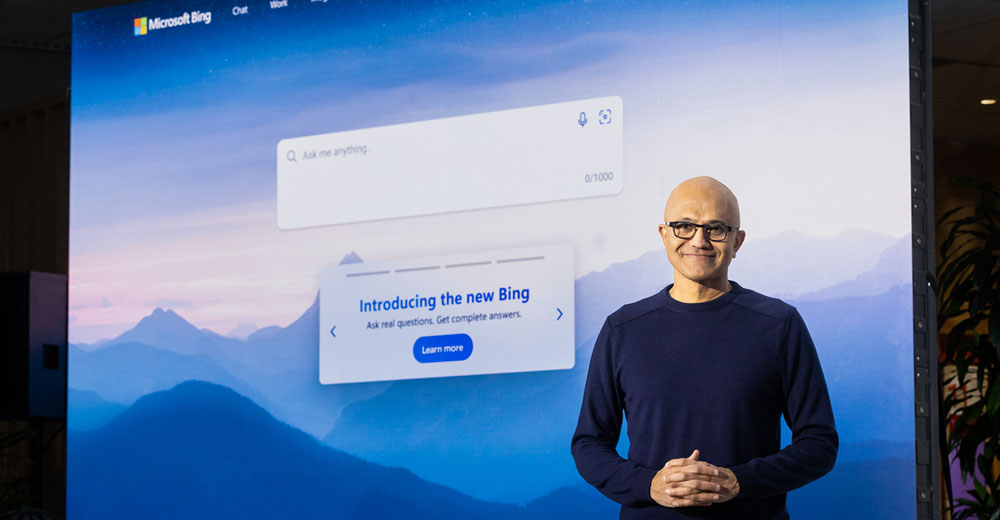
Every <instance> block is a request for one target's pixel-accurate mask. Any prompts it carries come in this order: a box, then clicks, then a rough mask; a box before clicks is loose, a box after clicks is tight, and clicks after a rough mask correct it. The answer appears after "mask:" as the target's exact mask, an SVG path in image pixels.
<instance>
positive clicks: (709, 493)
mask: <svg viewBox="0 0 1000 520" xmlns="http://www.w3.org/2000/svg"><path fill="white" fill-rule="evenodd" d="M699 455H700V454H699V452H698V450H694V452H692V453H691V456H690V457H687V458H685V459H672V460H669V461H667V463H666V464H664V465H663V468H661V469H660V471H657V472H656V475H655V476H654V477H653V481H652V482H650V484H649V496H650V498H652V499H653V500H655V501H656V503H657V504H660V505H661V506H664V507H690V506H710V505H712V504H718V503H720V502H726V501H728V500H732V499H733V498H735V497H736V495H738V494H739V493H740V483H739V482H737V481H736V475H734V474H733V472H732V471H730V470H729V469H728V468H720V467H717V466H713V465H712V464H709V463H707V462H703V461H700V460H698V457H699Z"/></svg>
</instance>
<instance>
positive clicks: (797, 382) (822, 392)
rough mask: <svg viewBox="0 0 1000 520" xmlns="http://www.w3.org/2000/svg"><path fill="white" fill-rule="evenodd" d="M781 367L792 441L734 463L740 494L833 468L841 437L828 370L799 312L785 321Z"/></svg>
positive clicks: (789, 486) (776, 488) (783, 488)
mask: <svg viewBox="0 0 1000 520" xmlns="http://www.w3.org/2000/svg"><path fill="white" fill-rule="evenodd" d="M784 338H785V340H784V343H783V345H782V348H781V349H779V352H778V354H779V359H778V364H779V370H780V374H781V380H782V390H783V393H784V398H785V406H784V412H783V414H784V417H785V422H786V423H787V424H788V427H789V429H790V430H791V431H792V442H791V444H789V445H788V446H786V447H785V448H784V449H782V450H781V451H778V452H777V453H773V454H771V455H767V456H764V457H757V458H754V459H751V460H750V461H748V462H746V463H745V464H740V465H738V466H734V467H732V468H730V469H731V470H732V472H733V473H734V474H735V475H736V479H737V481H738V482H739V483H740V496H744V497H746V498H755V497H767V496H773V495H778V494H781V493H787V492H789V491H791V490H793V489H795V488H798V487H801V486H804V485H806V484H808V483H809V482H812V481H814V480H816V479H818V478H819V477H821V476H823V475H825V474H826V473H828V472H829V471H830V470H831V469H833V465H834V462H835V461H836V459H837V447H838V442H839V441H838V437H837V430H836V428H835V425H834V420H833V409H832V408H831V406H830V395H829V393H828V392H827V388H826V380H825V379H824V377H823V369H822V368H821V367H820V363H819V357H818V355H817V354H816V347H815V346H814V345H813V341H812V338H811V337H810V336H809V331H808V330H807V329H806V326H805V322H803V320H802V317H801V316H800V315H799V313H798V311H793V312H792V314H791V315H790V316H789V318H788V320H787V321H786V323H785V336H784Z"/></svg>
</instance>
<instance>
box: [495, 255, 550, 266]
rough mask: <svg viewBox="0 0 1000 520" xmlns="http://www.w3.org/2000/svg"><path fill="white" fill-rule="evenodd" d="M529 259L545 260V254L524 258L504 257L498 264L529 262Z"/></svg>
mask: <svg viewBox="0 0 1000 520" xmlns="http://www.w3.org/2000/svg"><path fill="white" fill-rule="evenodd" d="M528 260H545V257H544V256H526V257H524V258H504V259H503V260H497V263H498V264H503V263H506V262H527V261H528Z"/></svg>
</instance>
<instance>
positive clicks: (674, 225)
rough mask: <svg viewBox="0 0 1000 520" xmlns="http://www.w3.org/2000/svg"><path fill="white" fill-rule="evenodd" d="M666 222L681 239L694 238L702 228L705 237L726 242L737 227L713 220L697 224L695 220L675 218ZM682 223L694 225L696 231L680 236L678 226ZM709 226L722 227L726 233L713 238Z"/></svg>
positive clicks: (712, 240)
mask: <svg viewBox="0 0 1000 520" xmlns="http://www.w3.org/2000/svg"><path fill="white" fill-rule="evenodd" d="M664 224H666V225H667V226H668V227H670V229H672V230H674V236H675V237H677V238H679V239H681V240H690V239H692V238H694V236H695V235H696V234H697V233H698V228H701V229H702V231H703V232H704V233H705V238H707V239H708V240H709V241H710V242H725V241H726V239H727V238H729V234H730V233H732V232H733V231H736V229H737V228H734V227H733V226H727V225H725V224H719V223H717V222H712V223H708V224H695V223H694V222H688V221H686V220H674V221H671V222H664ZM681 225H684V226H692V227H693V228H694V233H691V236H689V237H682V236H680V235H679V234H677V227H678V226H681ZM709 228H717V229H722V230H724V231H725V232H726V233H725V234H724V235H722V238H712V233H711V232H710V231H709Z"/></svg>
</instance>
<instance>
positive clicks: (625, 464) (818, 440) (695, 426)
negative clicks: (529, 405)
mask: <svg viewBox="0 0 1000 520" xmlns="http://www.w3.org/2000/svg"><path fill="white" fill-rule="evenodd" d="M664 220H665V222H664V223H663V224H660V226H659V231H660V236H661V237H662V239H663V245H664V247H665V248H666V251H667V258H668V259H669V260H670V263H671V265H673V268H674V283H673V284H672V285H670V286H668V287H666V288H665V289H664V290H662V291H660V292H658V293H657V294H654V295H653V296H650V297H648V298H646V299H643V300H640V301H638V302H635V303H631V304H628V305H625V306H624V307H622V308H621V309H619V310H618V311H616V312H614V313H613V314H611V315H610V316H608V319H607V320H606V321H605V322H604V326H603V327H602V329H601V332H600V334H599V335H598V337H597V342H596V344H595V345H594V351H593V354H592V355H591V360H590V372H589V373H588V375H587V384H586V388H585V390H584V395H583V406H582V408H581V410H580V420H579V423H578V424H577V428H576V433H575V434H574V435H573V443H572V451H573V457H574V459H575V460H576V465H577V468H578V470H579V471H580V474H581V475H582V476H583V478H584V479H585V480H586V481H587V482H589V483H590V484H592V485H593V486H595V487H597V489H599V490H600V491H601V492H602V493H604V494H605V495H606V496H608V497H609V498H611V499H612V500H615V501H617V502H619V503H621V504H622V509H621V518H629V519H631V518H668V519H669V518H718V519H769V520H770V519H786V518H789V516H788V511H787V509H786V508H785V496H786V493H787V492H788V491H790V490H792V489H795V488H797V487H800V486H802V485H805V484H807V483H809V482H811V481H813V480H815V479H817V478H819V477H820V476H822V475H824V474H825V473H827V472H828V471H830V469H832V468H833V463H834V461H835V459H836V457H837V444H838V438H837V432H836V430H835V429H834V421H833V412H832V410H831V408H830V398H829V394H828V393H827V389H826V382H825V380H824V378H823V371H822V369H821V368H820V364H819V359H818V357H817V355H816V349H815V347H814V346H813V343H812V340H811V339H810V337H809V333H808V331H807V330H806V326H805V323H803V321H802V318H801V317H800V316H799V314H798V312H797V311H796V310H795V308H793V307H791V306H790V305H788V304H786V303H784V302H782V301H780V300H776V299H774V298H768V297H766V296H762V295H760V294H758V293H756V292H753V291H750V290H747V289H744V288H743V287H740V286H739V285H738V284H737V283H735V282H731V281H730V280H729V263H730V262H731V261H732V259H733V258H734V257H735V256H736V252H737V251H739V249H740V246H742V245H743V241H744V240H745V239H746V232H744V231H743V230H741V229H739V228H740V212H739V205H738V203H737V201H736V197H735V196H734V195H733V193H732V192H731V191H730V190H729V188H727V187H726V186H725V185H723V184H722V183H720V182H719V181H717V180H715V179H712V178H709V177H698V178H694V179H690V180H687V181H685V182H683V183H681V184H680V185H679V186H677V188H676V189H674V191H673V192H672V193H671V194H670V197H669V198H668V200H667V205H666V208H665V210H664ZM791 253H792V254H794V252H791ZM782 254H788V252H782ZM623 412H624V415H625V416H626V417H627V418H628V436H629V442H630V447H629V452H628V459H623V458H621V457H620V456H619V455H618V453H617V452H616V451H615V446H616V445H617V444H618V438H619V435H620V433H621V425H622V415H623ZM782 415H784V417H785V420H786V421H787V423H788V425H789V428H790V429H791V431H792V442H791V444H790V445H789V446H787V447H785V448H784V449H781V450H779V447H780V422H779V421H780V419H781V417H782Z"/></svg>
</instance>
